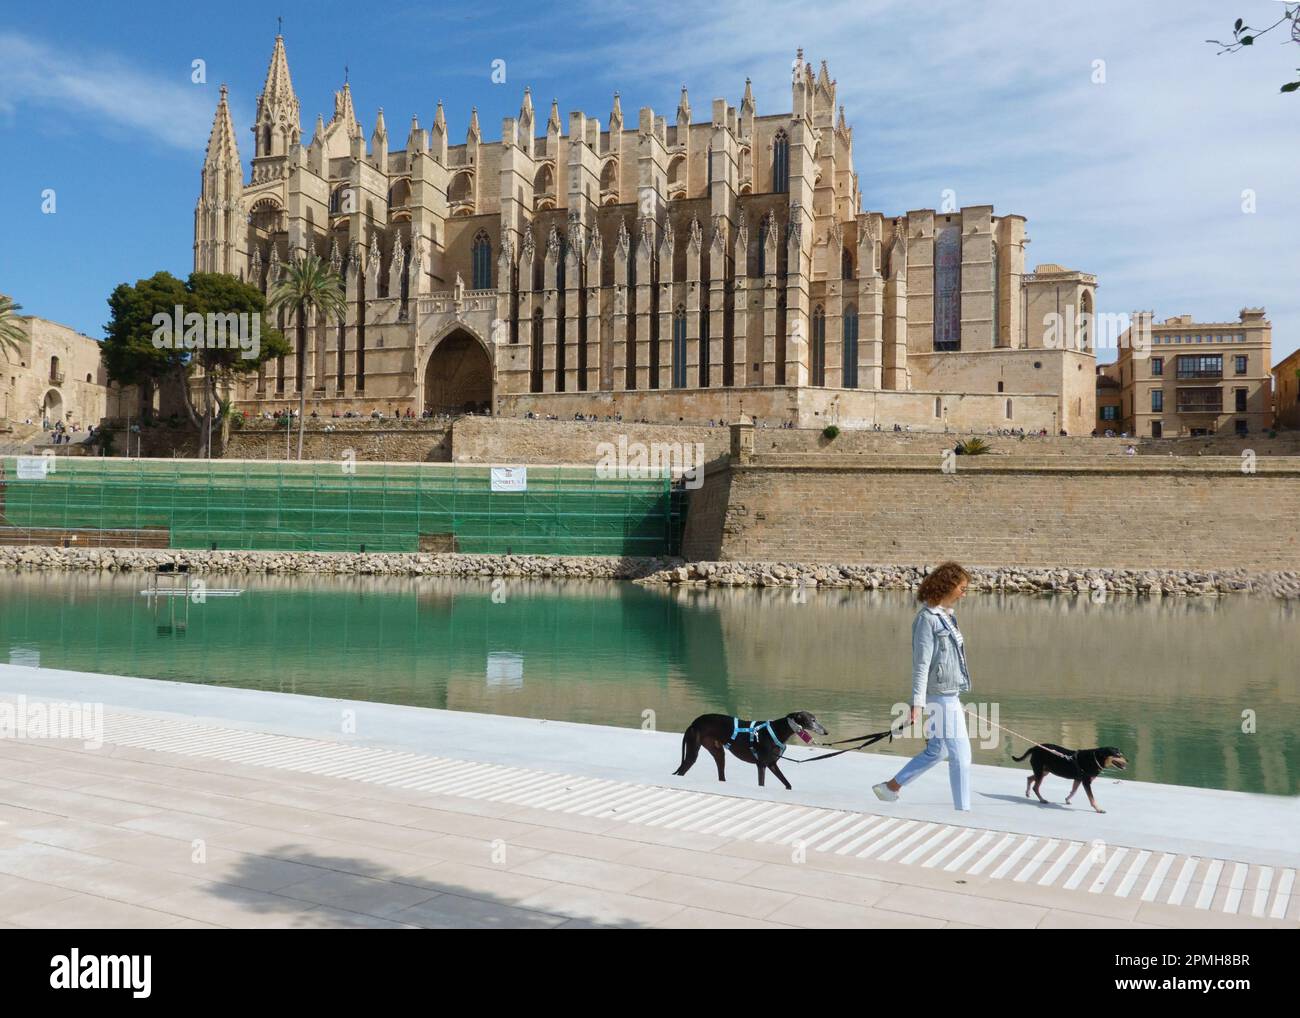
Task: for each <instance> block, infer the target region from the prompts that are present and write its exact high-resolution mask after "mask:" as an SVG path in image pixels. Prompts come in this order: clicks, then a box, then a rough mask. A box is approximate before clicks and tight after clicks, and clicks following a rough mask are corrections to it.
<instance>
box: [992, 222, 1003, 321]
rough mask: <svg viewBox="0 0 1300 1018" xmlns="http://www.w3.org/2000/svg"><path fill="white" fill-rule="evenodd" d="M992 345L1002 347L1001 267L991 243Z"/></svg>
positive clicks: (996, 248) (996, 249)
mask: <svg viewBox="0 0 1300 1018" xmlns="http://www.w3.org/2000/svg"><path fill="white" fill-rule="evenodd" d="M993 345H994V346H1001V345H1002V267H1001V266H1000V265H999V264H998V245H997V241H994V242H993Z"/></svg>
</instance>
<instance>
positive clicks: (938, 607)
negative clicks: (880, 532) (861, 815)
mask: <svg viewBox="0 0 1300 1018" xmlns="http://www.w3.org/2000/svg"><path fill="white" fill-rule="evenodd" d="M969 583H970V573H968V572H966V570H965V569H963V568H962V567H961V566H959V565H958V564H957V563H956V562H945V563H943V565H941V566H939V567H938V568H937V569H935V570H934V571H933V572H931V573H930V574H929V575H928V576H927V577H926V578H925V579H924V580H922V581H921V586H920V588H919V589H918V590H917V592H916V597H917V600H918V601H920V602H921V609H920V610H919V611H918V612H917V613H916V620H915V621H914V622H913V623H912V710H911V718H910V720H911V723H912V724H913V725H915V724H916V723H917V721H919V720H920V718H921V708H922V706H924V707H926V713H927V714H928V717H927V718H926V726H925V733H926V743H925V749H924V750H922V751H921V752H920V753H918V754H917V755H916V756H914V757H912V759H911V760H909V761H908V762H907V763H906V764H905V765H904V766H903V769H902V770H900V771H899V772H898V773H897V774H895V775H894V776H893V777H892V778H890V779H889V780H888V781H882V782H881V783H880V784H878V785H875V786H873V788H872V791H874V792H875V793H876V796H877V797H878V798H880V799H884V800H885V801H886V802H893V801H894V800H896V799H897V798H898V793H899V791H900V790H901V789H902V787H903V786H904V785H906V784H908V783H909V782H910V781H912V780H914V779H915V778H918V777H920V776H921V775H922V774H924V773H925V772H926V771H928V770H929V769H930V768H931V767H933V766H934V765H935V764H937V763H938V762H939V761H940V760H942V759H943V758H944V757H945V756H947V758H948V782H949V784H950V785H951V786H952V805H953V808H954V809H957V810H962V811H966V810H969V809H970V740H969V739H968V738H967V736H966V717H965V714H964V712H963V711H962V706H961V700H960V699H959V694H961V693H964V692H966V691H967V690H969V689H970V671H969V670H968V669H967V667H966V646H965V640H964V639H963V638H962V635H961V630H960V629H958V628H957V618H956V616H954V615H953V612H952V609H953V606H954V605H956V603H957V602H958V601H960V600H961V599H962V597H964V596H965V594H966V587H967V585H968V584H969Z"/></svg>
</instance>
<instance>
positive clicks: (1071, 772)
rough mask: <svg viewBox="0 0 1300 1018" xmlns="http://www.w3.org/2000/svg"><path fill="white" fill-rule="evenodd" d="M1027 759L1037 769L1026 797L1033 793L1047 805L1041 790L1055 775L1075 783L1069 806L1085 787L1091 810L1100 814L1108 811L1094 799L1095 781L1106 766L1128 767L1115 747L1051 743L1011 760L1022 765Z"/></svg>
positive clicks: (1026, 788)
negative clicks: (1080, 787) (1044, 782)
mask: <svg viewBox="0 0 1300 1018" xmlns="http://www.w3.org/2000/svg"><path fill="white" fill-rule="evenodd" d="M1025 757H1029V766H1030V767H1032V768H1033V769H1034V773H1033V774H1031V775H1029V777H1028V778H1026V779H1025V798H1026V799H1028V798H1029V793H1030V791H1033V793H1034V794H1035V795H1037V796H1038V801H1039V802H1047V800H1046V799H1044V798H1043V793H1042V792H1041V791H1040V789H1041V788H1042V784H1043V778H1044V776H1046V775H1048V774H1055V775H1056V776H1057V777H1058V778H1070V779H1072V780H1073V781H1074V787H1073V788H1071V789H1070V794H1069V795H1067V796H1066V797H1065V802H1066V805H1069V803H1070V800H1071V799H1073V798H1074V793H1075V792H1077V791H1078V790H1079V786H1080V785H1082V786H1083V790H1084V791H1085V792H1087V793H1088V801H1089V802H1090V803H1092V808H1093V809H1095V810H1096V811H1097V812H1098V813H1105V812H1106V811H1105V810H1104V809H1102V808H1101V807H1100V806H1098V805H1097V800H1096V799H1094V798H1093V797H1092V779H1093V778H1095V777H1096V776H1097V775H1098V774H1100V773H1101V772H1102V771H1104V770H1105V769H1106V768H1107V767H1114V768H1116V769H1117V770H1121V771H1122V770H1123V769H1124V768H1125V767H1127V766H1128V760H1126V759H1125V758H1124V753H1123V751H1122V750H1120V749H1118V748H1116V747H1115V746H1100V747H1098V748H1097V749H1066V748H1065V747H1064V746H1053V745H1052V744H1051V743H1049V742H1045V743H1043V744H1042V745H1041V746H1032V747H1030V748H1029V749H1027V750H1025V751H1024V753H1022V754H1021V755H1020V756H1013V757H1012V758H1011V759H1012V760H1015V761H1016V762H1017V763H1019V762H1020V761H1021V760H1023V759H1024V758H1025Z"/></svg>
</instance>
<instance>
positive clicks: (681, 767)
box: [673, 728, 691, 776]
mask: <svg viewBox="0 0 1300 1018" xmlns="http://www.w3.org/2000/svg"><path fill="white" fill-rule="evenodd" d="M690 737H691V730H690V729H689V728H688V729H686V731H684V732H682V759H681V763H679V764H678V765H677V770H675V771H673V773H674V774H676V775H678V776H680V775H682V774H685V773H686V750H687V747H688V746H689V744H690Z"/></svg>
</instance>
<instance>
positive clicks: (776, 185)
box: [772, 131, 790, 193]
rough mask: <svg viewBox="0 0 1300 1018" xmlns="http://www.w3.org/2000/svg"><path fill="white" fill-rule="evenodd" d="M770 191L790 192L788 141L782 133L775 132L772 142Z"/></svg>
mask: <svg viewBox="0 0 1300 1018" xmlns="http://www.w3.org/2000/svg"><path fill="white" fill-rule="evenodd" d="M772 190H773V191H774V192H777V193H781V192H785V191H789V190H790V139H789V138H788V137H787V136H786V133H785V132H784V131H777V132H776V138H775V139H774V140H773V142H772Z"/></svg>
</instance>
